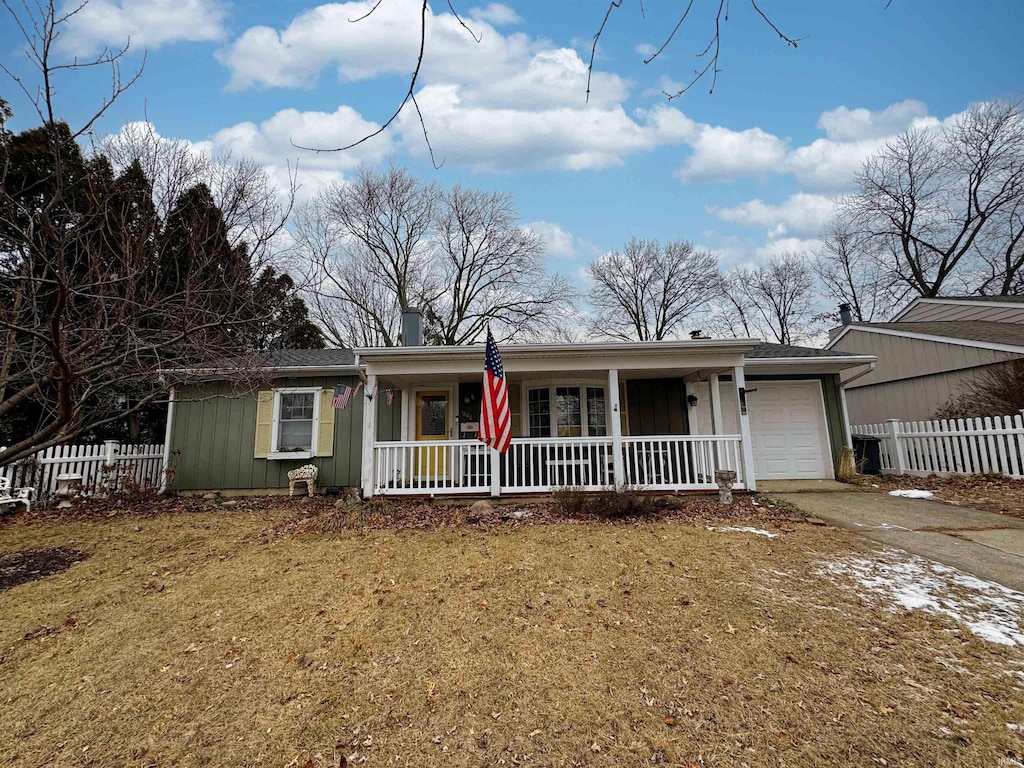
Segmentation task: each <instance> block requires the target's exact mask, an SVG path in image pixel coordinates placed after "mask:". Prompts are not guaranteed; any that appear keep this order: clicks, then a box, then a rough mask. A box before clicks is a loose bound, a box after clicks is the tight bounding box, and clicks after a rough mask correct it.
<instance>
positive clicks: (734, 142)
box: [677, 125, 788, 182]
mask: <svg viewBox="0 0 1024 768" xmlns="http://www.w3.org/2000/svg"><path fill="white" fill-rule="evenodd" d="M689 144H690V146H691V147H693V154H692V155H690V157H688V158H687V159H686V161H685V162H684V163H683V167H682V168H680V169H679V171H678V172H677V175H678V176H679V178H681V179H682V180H683V181H690V182H692V181H698V182H703V181H730V180H732V179H736V178H740V177H741V176H759V175H763V174H766V173H771V172H775V173H778V170H777V169H778V168H779V167H780V166H781V165H782V164H783V163H784V162H785V160H786V152H787V149H788V141H787V140H783V139H780V138H778V137H777V136H773V135H772V134H770V133H766V132H765V131H762V130H761V129H760V128H748V129H747V130H745V131H733V130H731V129H729V128H723V127H721V126H710V125H701V126H700V128H699V130H698V131H697V134H696V138H695V139H694V140H692V141H690V142H689Z"/></svg>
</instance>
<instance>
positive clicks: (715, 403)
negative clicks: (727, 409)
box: [708, 373, 724, 435]
mask: <svg viewBox="0 0 1024 768" xmlns="http://www.w3.org/2000/svg"><path fill="white" fill-rule="evenodd" d="M708 391H709V392H710V393H711V434H713V435H720V434H722V433H723V432H724V430H723V428H722V390H721V388H720V387H719V386H718V374H717V373H712V374H711V376H710V378H709V379H708Z"/></svg>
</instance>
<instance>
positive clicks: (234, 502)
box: [221, 499, 238, 507]
mask: <svg viewBox="0 0 1024 768" xmlns="http://www.w3.org/2000/svg"><path fill="white" fill-rule="evenodd" d="M221 506H222V507H237V506H238V501H237V500H236V499H231V500H230V501H225V502H223V503H222V504H221Z"/></svg>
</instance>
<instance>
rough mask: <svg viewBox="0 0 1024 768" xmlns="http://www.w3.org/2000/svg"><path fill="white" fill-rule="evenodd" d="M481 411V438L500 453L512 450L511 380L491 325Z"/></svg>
mask: <svg viewBox="0 0 1024 768" xmlns="http://www.w3.org/2000/svg"><path fill="white" fill-rule="evenodd" d="M480 410H481V413H480V430H479V432H477V439H479V440H480V441H481V442H484V443H487V444H488V445H489V446H491V448H493V449H494V450H496V451H498V452H499V453H505V451H507V450H508V446H509V443H511V442H512V416H511V414H510V413H509V407H508V384H507V382H506V381H505V366H504V365H503V364H502V362H501V355H500V354H499V353H498V345H497V344H495V343H494V337H493V336H492V335H491V330H490V329H489V328H488V329H487V350H486V352H485V353H484V392H483V404H482V406H481V409H480Z"/></svg>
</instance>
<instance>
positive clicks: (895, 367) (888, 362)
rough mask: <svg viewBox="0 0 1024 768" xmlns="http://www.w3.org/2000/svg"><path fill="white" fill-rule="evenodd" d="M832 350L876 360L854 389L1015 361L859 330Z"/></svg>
mask: <svg viewBox="0 0 1024 768" xmlns="http://www.w3.org/2000/svg"><path fill="white" fill-rule="evenodd" d="M832 349H834V350H835V351H837V352H855V353H858V354H866V355H876V356H877V357H878V362H877V363H876V364H875V370H874V371H872V372H871V373H869V374H867V375H866V376H862V377H860V378H859V379H857V381H856V385H855V386H857V387H864V386H866V385H869V384H878V383H880V382H884V381H897V380H901V379H908V378H913V377H915V376H929V375H933V374H938V373H945V372H947V371H956V370H963V369H967V368H976V367H977V366H980V365H990V364H992V363H997V362H1000V361H1002V360H1008V359H1010V358H1012V357H1016V355H1011V354H1008V353H1006V352H995V351H993V350H990V349H978V348H976V347H968V346H963V345H961V344H946V343H943V342H937V341H926V340H924V339H911V338H907V337H905V336H893V335H892V334H888V333H872V332H870V331H862V330H860V329H858V328H852V329H850V330H849V331H847V332H846V335H845V336H843V338H841V339H840V340H839V341H838V342H836V344H835V345H834V346H833V347H832ZM861 370H863V369H859V368H854V369H851V370H850V371H848V372H847V373H845V374H844V378H849V377H851V376H856V375H857V373H859V372H860V371H861Z"/></svg>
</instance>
